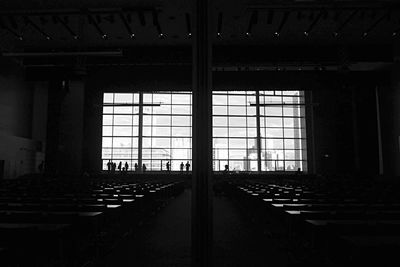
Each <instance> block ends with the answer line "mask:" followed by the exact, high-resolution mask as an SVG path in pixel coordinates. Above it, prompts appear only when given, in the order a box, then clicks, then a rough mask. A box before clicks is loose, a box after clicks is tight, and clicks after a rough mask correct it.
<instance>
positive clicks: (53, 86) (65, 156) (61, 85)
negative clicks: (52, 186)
mask: <svg viewBox="0 0 400 267" xmlns="http://www.w3.org/2000/svg"><path fill="white" fill-rule="evenodd" d="M48 98H49V101H48V115H49V116H48V123H47V148H46V172H48V173H52V174H81V173H82V163H83V159H82V157H83V142H84V137H83V133H84V121H85V118H84V99H85V81H84V80H82V79H80V78H77V77H74V78H73V79H72V78H71V79H70V80H68V79H55V80H52V81H50V82H49V95H48ZM89 139H90V138H89Z"/></svg>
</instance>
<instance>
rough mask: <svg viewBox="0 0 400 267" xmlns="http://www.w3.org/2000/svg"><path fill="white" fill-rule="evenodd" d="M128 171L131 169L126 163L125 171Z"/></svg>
mask: <svg viewBox="0 0 400 267" xmlns="http://www.w3.org/2000/svg"><path fill="white" fill-rule="evenodd" d="M128 169H129V165H128V162H126V161H125V171H126V172H128Z"/></svg>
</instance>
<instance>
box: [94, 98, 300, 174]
mask: <svg viewBox="0 0 400 267" xmlns="http://www.w3.org/2000/svg"><path fill="white" fill-rule="evenodd" d="M191 133H192V94H191V92H152V93H146V92H137V93H136V92H134V93H104V101H103V144H102V159H103V170H106V169H107V162H108V161H109V160H110V159H111V160H112V161H114V162H119V161H122V162H128V164H129V166H131V169H133V166H134V164H135V163H138V165H139V166H141V165H142V164H146V166H147V170H152V171H161V170H166V167H165V166H166V163H167V162H170V165H171V170H173V171H179V169H180V164H181V162H184V163H186V162H187V161H189V163H190V164H192V162H191V160H192V136H191ZM306 154H307V150H306V132H305V106H304V92H303V91H277V90H275V91H259V92H256V91H214V92H213V159H214V160H213V168H214V171H223V170H224V168H225V165H228V167H229V170H230V171H250V172H258V171H296V170H297V169H298V168H300V169H301V170H302V171H307V158H306Z"/></svg>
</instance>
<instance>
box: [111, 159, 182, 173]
mask: <svg viewBox="0 0 400 267" xmlns="http://www.w3.org/2000/svg"><path fill="white" fill-rule="evenodd" d="M185 167H186V171H187V172H188V171H189V170H190V163H189V161H187V162H186V164H184V163H183V162H181V164H180V171H181V172H183V170H184V168H185ZM166 168H167V172H169V171H171V163H170V162H169V161H168V162H167V163H166ZM116 170H118V172H119V173H122V174H126V173H127V172H128V170H129V164H128V162H125V164H124V165H122V161H120V162H119V164H118V165H117V163H115V162H113V161H112V160H111V159H110V160H109V161H108V162H107V172H108V174H115V172H116ZM134 170H135V172H138V171H139V165H138V164H137V163H135V165H134ZM146 170H147V166H146V164H144V163H143V165H142V172H146Z"/></svg>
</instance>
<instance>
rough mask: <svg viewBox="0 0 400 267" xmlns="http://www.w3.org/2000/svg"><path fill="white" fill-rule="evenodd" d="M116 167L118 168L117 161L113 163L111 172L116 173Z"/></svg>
mask: <svg viewBox="0 0 400 267" xmlns="http://www.w3.org/2000/svg"><path fill="white" fill-rule="evenodd" d="M115 169H117V163H115V162H113V163H112V168H111V173H112V174H114V173H115Z"/></svg>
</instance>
